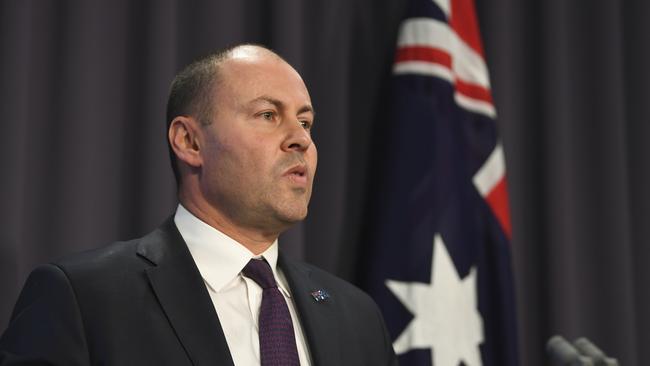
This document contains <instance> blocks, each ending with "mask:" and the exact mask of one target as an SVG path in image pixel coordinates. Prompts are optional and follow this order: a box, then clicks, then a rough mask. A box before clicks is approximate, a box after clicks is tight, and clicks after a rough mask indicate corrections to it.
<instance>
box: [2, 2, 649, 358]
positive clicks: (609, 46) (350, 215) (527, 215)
mask: <svg viewBox="0 0 650 366" xmlns="http://www.w3.org/2000/svg"><path fill="white" fill-rule="evenodd" d="M477 6H478V10H479V20H480V22H481V29H482V32H483V38H484V43H485V46H486V47H485V48H486V53H487V61H488V65H489V67H490V71H491V76H492V84H493V92H494V97H495V100H496V104H497V110H498V113H499V117H498V122H499V125H500V127H501V135H502V137H503V140H504V145H505V150H506V160H507V163H508V177H509V185H510V199H511V205H512V221H513V228H514V239H513V241H512V250H513V253H514V263H513V265H514V269H515V279H516V282H517V283H516V286H517V288H516V292H517V300H518V306H519V313H518V318H519V328H520V350H521V360H522V364H523V365H542V364H544V355H543V345H544V342H545V341H546V339H547V338H548V337H549V336H550V335H552V334H555V333H561V334H564V335H565V336H567V337H570V338H573V337H576V336H579V335H584V336H587V337H590V338H591V339H593V340H594V341H595V342H596V343H597V344H599V345H600V346H602V348H603V349H604V350H605V351H607V352H608V353H610V354H612V355H614V356H615V357H618V358H619V360H620V361H621V363H622V364H623V365H641V364H645V363H647V361H646V362H644V361H643V360H644V359H645V360H648V359H649V357H650V351H649V347H647V346H646V345H647V344H648V343H649V341H650V311H649V310H648V309H649V308H650V290H649V287H650V269H649V267H650V266H648V265H647V261H648V260H650V247H649V246H648V243H647V242H648V238H650V225H649V224H648V223H647V221H648V220H649V218H650V193H649V192H648V187H650V166H649V163H650V147H649V145H650V144H648V142H647V141H648V140H649V139H650V93H649V92H648V85H650V71H649V70H648V65H650V24H649V22H647V19H648V18H649V17H650V3H647V2H646V1H643V0H626V1H624V2H618V1H607V0H598V1H565V0H548V1H517V0H477ZM404 9H405V4H404V3H403V2H402V1H398V0H392V1H381V2H378V1H373V0H354V1H343V0H329V1H299V0H279V1H272V2H271V1H262V0H258V1H254V0H246V1H181V0H158V1H135V0H134V1H126V0H112V1H81V0H80V1H53V0H52V1H47V0H44V1H28V0H23V1H19V0H15V1H11V0H0V52H1V55H0V56H1V57H0V118H1V119H2V121H1V122H0V127H1V128H0V131H1V135H0V136H2V139H1V142H0V161H1V163H2V165H1V166H2V180H1V181H2V183H1V185H0V200H1V202H2V209H0V329H4V327H5V326H6V324H7V320H8V317H9V314H10V312H11V308H12V306H13V304H14V302H15V300H16V297H17V295H18V292H19V290H20V288H21V287H22V284H23V282H24V280H25V278H26V276H27V274H28V273H29V271H30V270H31V268H33V267H34V266H35V265H37V264H38V263H43V262H47V261H49V260H51V259H53V258H56V257H59V256H62V255H65V254H66V253H71V252H75V251H79V250H83V249H87V248H94V247H97V246H101V245H103V244H105V243H108V242H110V241H113V240H117V239H127V238H131V237H135V236H139V235H142V234H144V233H146V232H148V231H149V230H151V229H152V228H154V227H155V226H156V225H157V224H158V223H159V222H161V221H162V220H163V219H164V218H165V217H167V216H168V215H170V214H171V212H172V210H173V208H174V207H175V204H176V201H175V197H174V183H173V178H172V174H171V170H170V168H169V163H168V160H167V159H168V158H167V152H166V145H165V131H164V123H165V122H164V105H165V101H166V94H167V88H168V85H169V82H170V81H171V79H172V77H173V75H174V74H175V73H176V72H177V71H178V70H179V69H180V67H182V66H183V65H185V64H186V63H188V62H189V61H191V60H192V59H194V58H196V57H198V56H201V55H205V54H207V53H209V52H210V51H212V50H215V49H217V48H220V47H224V46H226V45H230V44H234V43H239V42H256V43H262V44H265V45H267V46H270V47H272V48H274V49H275V50H277V51H278V52H279V53H281V54H282V55H283V56H285V57H286V58H287V59H288V60H289V61H290V62H291V63H292V64H293V65H295V67H296V68H297V69H298V70H299V71H300V72H301V73H302V75H303V77H304V79H305V81H306V83H307V85H308V87H309V89H310V91H311V94H312V99H313V102H314V104H315V107H316V110H317V114H318V117H317V122H316V127H315V131H314V136H315V140H316V143H317V145H318V148H319V153H320V154H319V167H318V174H317V181H316V186H315V192H314V196H313V200H312V205H311V208H310V216H309V218H308V219H307V220H306V221H305V222H304V223H303V224H301V225H298V226H297V227H296V228H294V229H293V230H291V231H290V232H289V233H287V234H286V235H285V236H284V238H283V241H282V242H283V244H282V245H283V246H284V247H285V249H287V250H288V251H290V252H291V253H292V254H293V255H294V256H296V257H300V258H304V259H306V260H308V261H310V262H312V263H315V264H317V265H319V266H321V267H323V268H325V269H327V270H330V271H332V272H335V273H337V274H339V275H341V276H343V277H345V278H347V279H349V280H351V281H354V280H355V276H356V272H355V263H356V261H357V260H358V259H359V258H360V257H361V256H363V255H364V253H360V252H359V250H357V248H358V246H359V243H361V242H363V241H364V237H363V232H364V225H365V224H366V223H365V221H364V217H365V216H366V214H367V207H368V202H367V198H366V193H367V191H368V189H369V187H371V186H372V185H373V184H374V182H375V178H374V171H375V168H374V167H377V166H378V164H380V163H381V162H380V161H379V162H378V161H377V159H376V157H378V156H381V155H382V153H381V149H385V148H387V147H386V146H382V145H381V144H380V143H379V142H380V141H381V136H382V131H383V127H385V123H386V121H385V120H384V119H383V111H384V110H385V109H384V107H383V106H385V105H386V103H389V100H387V97H386V95H387V93H386V87H387V84H386V81H387V79H388V77H389V72H390V64H391V60H392V53H393V49H394V42H395V38H396V31H397V25H398V23H399V20H400V18H401V17H402V14H403V10H404Z"/></svg>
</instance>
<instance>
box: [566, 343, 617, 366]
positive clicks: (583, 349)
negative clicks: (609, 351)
mask: <svg viewBox="0 0 650 366" xmlns="http://www.w3.org/2000/svg"><path fill="white" fill-rule="evenodd" d="M573 345H574V346H575V347H576V348H577V349H578V351H580V353H582V354H583V355H585V356H587V357H589V358H591V359H592V360H594V365H595V366H618V361H617V360H616V359H615V358H610V357H607V355H606V354H605V352H603V351H602V350H601V349H600V348H598V347H596V345H595V344H593V343H591V341H590V340H588V339H587V338H584V337H582V338H578V339H576V340H575V341H573Z"/></svg>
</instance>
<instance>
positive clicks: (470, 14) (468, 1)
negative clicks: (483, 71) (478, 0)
mask: <svg viewBox="0 0 650 366" xmlns="http://www.w3.org/2000/svg"><path fill="white" fill-rule="evenodd" d="M449 25H450V26H451V28H452V29H453V30H454V31H456V34H458V37H460V39H462V40H463V41H465V43H467V44H468V45H469V46H470V47H472V48H473V49H474V51H476V52H477V53H478V54H479V55H481V56H482V57H483V58H484V59H485V55H484V53H483V44H482V43H481V35H480V32H479V29H478V20H477V19H476V10H475V9H474V0H451V19H449Z"/></svg>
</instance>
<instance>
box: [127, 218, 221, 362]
mask: <svg viewBox="0 0 650 366" xmlns="http://www.w3.org/2000/svg"><path fill="white" fill-rule="evenodd" d="M137 253H138V255H139V256H141V257H143V258H145V259H146V260H148V261H149V262H151V264H152V267H150V268H148V269H147V270H146V275H147V277H148V279H149V282H150V283H151V287H152V289H153V291H154V293H155V294H156V297H157V299H158V301H159V302H160V305H161V307H162V308H163V311H164V312H165V315H166V316H167V318H168V319H169V322H170V323H171V325H172V327H173V328H174V331H175V332H176V335H177V336H178V338H179V340H180V342H181V344H182V345H183V347H184V349H185V351H186V352H187V354H188V356H189V358H190V360H191V361H192V363H193V364H194V365H208V364H212V365H227V366H228V365H230V366H232V365H233V361H232V357H231V356H230V351H229V349H228V344H227V343H226V337H225V336H224V334H223V330H222V329H221V324H220V323H219V318H218V317H217V313H216V311H215V309H214V306H213V304H212V300H211V299H210V295H209V294H208V292H207V290H206V288H205V284H204V283H203V279H202V278H201V275H200V273H199V271H198V269H197V268H196V265H195V263H194V260H193V259H192V256H191V255H190V252H189V251H188V249H187V246H186V245H185V242H184V241H183V238H182V237H181V235H180V234H179V232H178V230H177V229H176V226H175V225H174V222H173V219H172V218H169V219H167V220H166V221H165V223H163V225H162V226H160V227H159V228H158V229H156V230H155V231H154V232H152V233H150V234H149V235H147V236H145V237H144V238H142V239H141V240H140V243H139V244H138V249H137Z"/></svg>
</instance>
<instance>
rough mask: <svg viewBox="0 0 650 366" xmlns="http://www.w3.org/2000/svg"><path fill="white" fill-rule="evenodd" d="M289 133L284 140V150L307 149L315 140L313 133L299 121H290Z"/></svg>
mask: <svg viewBox="0 0 650 366" xmlns="http://www.w3.org/2000/svg"><path fill="white" fill-rule="evenodd" d="M288 125H289V126H288V128H287V135H286V138H285V139H284V141H283V142H282V150H284V151H305V150H307V149H308V148H309V146H310V145H311V144H313V141H312V139H311V134H310V133H309V131H308V130H306V129H305V128H304V127H303V126H302V124H301V123H300V122H299V121H295V122H293V121H292V122H291V123H288Z"/></svg>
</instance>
